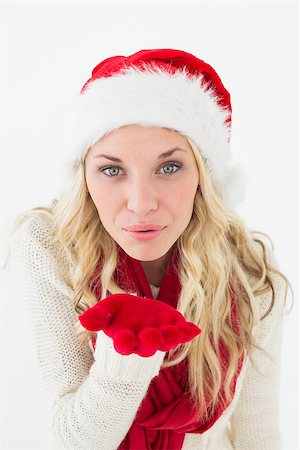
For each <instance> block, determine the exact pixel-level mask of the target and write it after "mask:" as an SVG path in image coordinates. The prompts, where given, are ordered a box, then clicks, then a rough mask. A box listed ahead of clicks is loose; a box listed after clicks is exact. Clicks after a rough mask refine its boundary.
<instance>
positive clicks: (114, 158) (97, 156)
mask: <svg viewBox="0 0 300 450" xmlns="http://www.w3.org/2000/svg"><path fill="white" fill-rule="evenodd" d="M176 151H182V152H186V153H188V151H187V150H184V149H183V148H179V147H175V148H172V149H171V150H168V151H167V152H164V153H162V154H161V155H159V157H158V158H157V159H163V158H166V157H168V156H171V155H172V154H173V153H174V152H176ZM101 157H103V158H106V159H110V160H111V161H114V162H119V163H122V162H123V161H122V160H121V159H119V158H116V157H115V156H109V155H103V154H101V155H95V156H94V159H96V158H101Z"/></svg>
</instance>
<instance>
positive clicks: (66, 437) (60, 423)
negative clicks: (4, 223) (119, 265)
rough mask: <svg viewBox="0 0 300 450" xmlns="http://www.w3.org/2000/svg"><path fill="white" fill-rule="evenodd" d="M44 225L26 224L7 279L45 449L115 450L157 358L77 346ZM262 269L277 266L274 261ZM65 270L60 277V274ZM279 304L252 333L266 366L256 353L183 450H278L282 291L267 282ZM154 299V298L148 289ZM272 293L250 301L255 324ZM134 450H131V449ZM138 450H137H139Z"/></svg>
mask: <svg viewBox="0 0 300 450" xmlns="http://www.w3.org/2000/svg"><path fill="white" fill-rule="evenodd" d="M49 231H50V223H49V221H48V219H47V218H45V217H44V216H37V217H31V218H30V219H27V220H26V222H25V223H23V225H22V226H21V227H20V228H19V230H18V231H17V233H16V234H15V236H14V239H13V242H12V257H13V258H12V259H13V261H14V263H15V264H13V268H14V269H13V270H15V271H16V272H17V273H16V280H19V283H20V285H19V286H20V292H22V302H23V305H24V309H23V311H24V315H25V323H26V334H27V341H28V343H30V351H31V352H32V355H33V357H34V358H35V361H36V363H37V364H38V367H39V374H40V377H41V383H42V386H43V390H44V394H45V402H46V406H47V410H48V412H49V435H48V448H49V449H51V450H54V449H63V450H64V449H69V450H115V449H117V447H118V445H119V444H120V443H121V442H122V440H123V439H124V437H125V435H126V434H127V432H128V430H129V428H130V426H131V424H132V422H133V420H134V417H135V415H136V412H137V410H138V408H139V405H140V404H141V401H142V399H143V398H144V396H145V394H146V392H147V389H148V387H149V384H150V382H151V380H152V378H153V377H154V376H155V375H157V374H158V372H159V370H160V367H161V364H162V360H163V357H164V353H162V352H157V353H156V354H155V355H153V356H152V357H150V358H143V357H140V356H138V355H130V356H123V355H120V354H118V353H117V352H116V351H115V350H114V348H113V346H112V340H111V339H110V338H108V337H107V336H106V335H104V333H102V332H99V333H98V336H97V343H96V350H95V352H93V349H92V346H84V345H83V344H81V343H80V342H79V341H78V339H77V338H76V336H75V335H74V331H73V324H74V322H75V321H76V320H77V314H76V312H75V310H74V306H73V296H74V293H73V291H72V289H71V288H70V286H68V284H67V283H66V282H65V277H64V276H63V275H66V274H67V270H68V263H69V262H68V261H67V259H66V257H65V255H64V254H63V253H62V252H61V250H60V249H59V248H55V247H54V246H53V244H52V243H51V241H50V233H49ZM267 257H268V260H269V261H270V262H271V263H272V264H273V265H275V266H277V267H278V265H277V262H276V259H275V257H274V254H273V253H272V252H271V250H268V254H267ZM59 260H60V261H61V262H62V263H63V267H65V270H66V272H65V273H64V272H62V271H61V270H60V269H59V268H58V261H59ZM272 279H273V281H274V283H275V295H276V302H275V306H274V308H273V310H272V312H271V314H269V315H268V316H267V318H266V319H264V320H263V321H262V322H260V323H259V322H258V320H257V319H256V326H255V328H254V333H255V336H257V338H258V342H259V344H260V345H261V346H262V347H263V348H264V349H265V350H266V351H267V352H269V353H270V355H271V356H272V358H273V362H271V361H270V359H269V358H267V357H266V356H265V355H263V354H262V353H259V352H257V353H256V357H255V362H256V363H257V364H258V366H259V369H260V371H261V372H262V374H259V373H258V372H257V371H256V370H255V369H254V368H253V367H252V365H251V364H250V361H249V359H248V358H246V359H245V363H244V366H243V369H242V372H241V374H240V376H239V379H238V382H237V387H236V395H235V398H234V400H233V402H232V403H231V405H230V406H229V407H228V408H227V410H226V411H225V412H224V413H223V415H222V416H221V417H220V419H219V420H218V421H217V422H216V423H215V424H214V426H213V427H212V428H210V429H209V430H208V431H207V432H205V433H204V434H202V435H200V434H186V436H185V440H184V444H183V449H184V450H189V449H190V450H192V449H195V450H196V449H197V450H202V449H209V450H232V449H234V450H254V449H255V450H279V449H281V437H280V431H279V429H280V426H279V412H278V411H279V405H278V397H279V392H278V391H279V362H280V361H279V358H280V346H281V326H282V309H283V297H284V296H283V285H282V282H281V281H280V278H279V277H278V276H274V277H273V278H272ZM152 292H153V294H154V297H157V294H158V290H157V289H155V288H154V287H152ZM270 299H271V293H268V294H266V295H263V296H261V297H258V298H257V305H258V308H257V310H256V317H258V315H259V316H261V315H262V314H263V312H265V311H266V310H267V309H268V306H269V304H270ZM132 450H133V449H132ZM141 450H142V449H141Z"/></svg>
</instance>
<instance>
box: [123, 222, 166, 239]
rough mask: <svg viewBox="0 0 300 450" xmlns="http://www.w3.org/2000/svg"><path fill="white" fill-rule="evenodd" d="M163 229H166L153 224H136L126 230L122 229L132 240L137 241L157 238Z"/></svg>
mask: <svg viewBox="0 0 300 450" xmlns="http://www.w3.org/2000/svg"><path fill="white" fill-rule="evenodd" d="M164 228H166V227H162V226H160V225H154V224H136V225H132V226H130V227H128V228H123V230H124V231H126V232H127V233H128V234H129V235H130V236H131V237H132V238H133V239H136V240H138V241H149V240H151V239H154V238H156V237H157V236H159V235H160V234H161V233H162V231H163V229H164ZM150 230H151V231H150Z"/></svg>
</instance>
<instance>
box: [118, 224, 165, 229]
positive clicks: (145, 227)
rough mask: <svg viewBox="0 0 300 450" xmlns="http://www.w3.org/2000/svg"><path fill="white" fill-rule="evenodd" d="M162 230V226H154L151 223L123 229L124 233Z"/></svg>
mask: <svg viewBox="0 0 300 450" xmlns="http://www.w3.org/2000/svg"><path fill="white" fill-rule="evenodd" d="M163 228H164V226H162V225H154V224H151V223H147V224H136V225H131V226H130V227H126V228H124V230H126V231H160V230H162V229H163Z"/></svg>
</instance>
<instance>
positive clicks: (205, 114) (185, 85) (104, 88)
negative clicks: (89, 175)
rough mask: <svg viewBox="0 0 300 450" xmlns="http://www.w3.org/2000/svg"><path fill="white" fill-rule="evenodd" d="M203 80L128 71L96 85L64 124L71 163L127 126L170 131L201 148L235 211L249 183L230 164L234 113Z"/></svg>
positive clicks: (184, 74)
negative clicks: (168, 129) (134, 125)
mask: <svg viewBox="0 0 300 450" xmlns="http://www.w3.org/2000/svg"><path fill="white" fill-rule="evenodd" d="M202 77H203V75H202V74H200V75H199V76H193V77H188V76H187V72H186V69H185V68H183V70H178V71H176V72H175V73H168V72H166V71H164V70H162V69H160V68H156V69H155V70H154V69H153V68H150V67H149V68H147V69H146V70H144V69H143V70H141V69H139V68H137V67H127V68H125V69H122V72H120V73H117V74H115V75H113V76H110V77H105V78H98V79H96V80H94V81H91V82H90V83H89V84H88V85H87V87H86V89H85V91H84V92H83V93H82V94H80V95H79V96H78V97H77V98H76V99H75V101H74V102H73V103H72V104H71V105H70V106H71V108H70V112H69V113H68V116H67V118H66V121H65V127H64V131H63V141H62V146H63V151H64V152H68V155H67V159H68V161H69V162H70V163H71V164H73V163H74V160H78V159H80V158H84V157H85V155H86V153H87V150H88V149H89V148H90V147H91V146H92V145H93V144H95V143H96V142H97V141H98V140H99V139H100V138H101V137H103V136H104V135H106V134H107V133H109V132H110V131H112V130H114V129H117V128H119V127H121V126H124V125H133V124H136V125H141V126H157V127H166V128H170V129H173V130H176V131H178V132H180V133H182V134H183V135H186V136H187V137H189V138H190V139H191V140H192V141H193V142H194V143H195V144H196V146H197V147H198V148H199V150H200V153H201V155H202V156H203V157H204V158H205V160H206V161H205V163H206V166H207V167H208V169H209V171H210V174H211V176H212V178H213V180H214V182H215V183H216V184H217V186H218V187H219V189H220V192H221V194H222V197H223V202H224V205H225V206H226V207H228V208H233V207H234V206H235V204H237V203H240V202H241V201H242V200H243V198H244V194H245V189H246V184H247V183H248V180H247V177H246V175H245V173H243V171H242V169H241V168H239V167H238V166H233V165H232V162H231V153H230V144H229V140H230V128H229V126H228V125H226V123H225V121H226V119H227V118H228V117H229V115H230V112H229V111H228V110H227V109H225V108H224V107H222V106H220V105H219V104H218V102H217V100H218V97H217V95H216V93H215V91H214V89H213V88H209V89H207V88H206V90H205V89H204V88H203V87H201V80H202Z"/></svg>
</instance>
